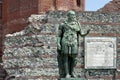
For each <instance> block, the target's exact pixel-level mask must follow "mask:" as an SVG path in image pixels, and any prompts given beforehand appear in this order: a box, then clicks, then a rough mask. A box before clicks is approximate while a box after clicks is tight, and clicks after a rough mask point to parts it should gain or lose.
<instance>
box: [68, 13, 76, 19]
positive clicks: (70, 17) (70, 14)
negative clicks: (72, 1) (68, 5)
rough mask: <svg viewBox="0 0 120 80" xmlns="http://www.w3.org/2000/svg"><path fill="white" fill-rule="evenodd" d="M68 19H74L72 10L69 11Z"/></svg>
mask: <svg viewBox="0 0 120 80" xmlns="http://www.w3.org/2000/svg"><path fill="white" fill-rule="evenodd" d="M68 19H69V20H72V21H74V20H76V16H75V12H73V11H71V12H69V13H68Z"/></svg>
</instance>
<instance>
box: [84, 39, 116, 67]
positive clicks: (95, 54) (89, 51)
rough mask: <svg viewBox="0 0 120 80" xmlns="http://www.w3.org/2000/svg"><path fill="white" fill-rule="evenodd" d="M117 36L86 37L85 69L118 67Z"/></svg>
mask: <svg viewBox="0 0 120 80" xmlns="http://www.w3.org/2000/svg"><path fill="white" fill-rule="evenodd" d="M116 42H117V39H116V37H85V69H116V56H117V54H116V48H117V46H116Z"/></svg>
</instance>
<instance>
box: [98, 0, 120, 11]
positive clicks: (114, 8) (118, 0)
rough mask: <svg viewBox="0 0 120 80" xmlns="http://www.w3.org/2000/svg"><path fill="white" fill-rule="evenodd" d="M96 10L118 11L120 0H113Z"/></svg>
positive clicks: (119, 9)
mask: <svg viewBox="0 0 120 80" xmlns="http://www.w3.org/2000/svg"><path fill="white" fill-rule="evenodd" d="M98 11H102V12H103V11H104V12H120V0H113V1H111V2H109V3H108V4H106V5H105V6H104V7H103V8H101V9H99V10H98Z"/></svg>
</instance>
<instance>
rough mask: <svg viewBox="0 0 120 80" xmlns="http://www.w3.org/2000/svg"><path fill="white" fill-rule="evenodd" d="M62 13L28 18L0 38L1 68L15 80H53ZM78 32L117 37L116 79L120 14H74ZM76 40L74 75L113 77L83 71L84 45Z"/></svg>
mask: <svg viewBox="0 0 120 80" xmlns="http://www.w3.org/2000/svg"><path fill="white" fill-rule="evenodd" d="M66 13H67V12H63V11H54V12H53V11H50V12H48V13H46V14H41V15H31V16H30V17H29V21H30V22H31V23H30V24H29V25H28V26H26V28H25V29H24V30H22V31H20V32H16V33H14V34H7V35H6V37H5V39H4V43H3V45H4V47H3V51H4V55H3V57H2V59H3V64H4V68H5V69H6V71H7V72H8V74H9V75H15V77H16V79H17V80H57V78H58V77H59V74H58V63H57V51H56V34H57V29H58V26H59V24H60V23H61V22H62V21H64V20H65V19H66ZM76 16H77V19H78V20H79V21H80V23H81V26H82V29H83V30H84V31H85V30H86V29H87V28H90V29H91V32H90V34H89V35H88V36H116V37H117V38H118V43H117V44H118V49H117V52H118V56H117V70H116V73H115V78H116V79H119V78H120V72H119V71H120V63H119V61H120V53H119V52H120V14H119V13H104V12H76ZM83 43H84V42H83V39H82V38H80V47H79V55H78V57H77V61H78V62H77V66H76V68H75V71H74V73H75V74H76V75H77V77H82V78H86V79H91V80H93V79H103V80H104V79H107V80H110V79H112V78H113V73H112V71H108V70H91V71H86V70H85V69H84V50H83V48H84V44H83Z"/></svg>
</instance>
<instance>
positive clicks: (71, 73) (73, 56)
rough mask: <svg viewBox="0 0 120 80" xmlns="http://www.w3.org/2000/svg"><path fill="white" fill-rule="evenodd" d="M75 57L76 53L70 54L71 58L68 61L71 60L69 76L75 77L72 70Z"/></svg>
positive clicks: (74, 64)
mask: <svg viewBox="0 0 120 80" xmlns="http://www.w3.org/2000/svg"><path fill="white" fill-rule="evenodd" d="M76 57H77V55H76V54H71V58H70V61H71V64H70V72H69V73H70V75H71V77H76V76H75V75H74V74H73V72H74V67H75V66H76V64H77V62H76Z"/></svg>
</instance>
